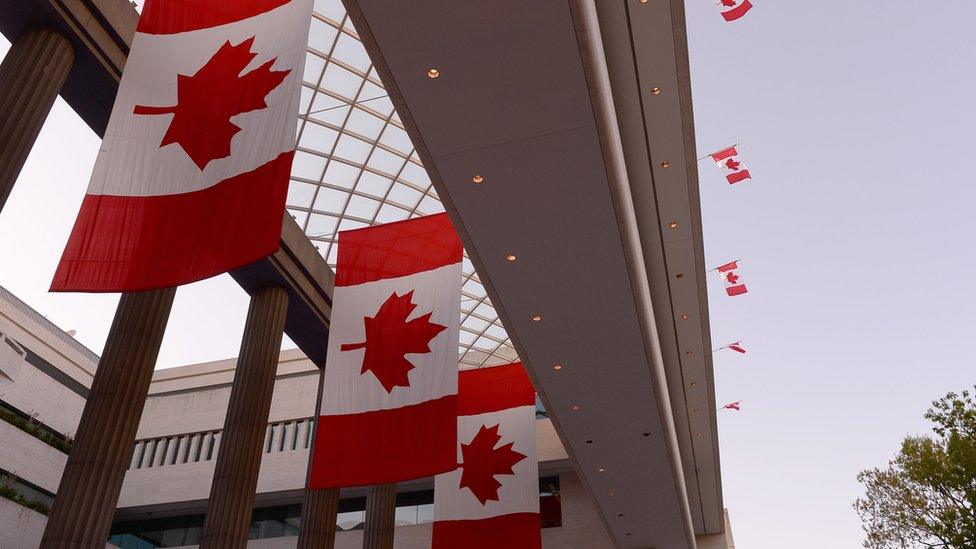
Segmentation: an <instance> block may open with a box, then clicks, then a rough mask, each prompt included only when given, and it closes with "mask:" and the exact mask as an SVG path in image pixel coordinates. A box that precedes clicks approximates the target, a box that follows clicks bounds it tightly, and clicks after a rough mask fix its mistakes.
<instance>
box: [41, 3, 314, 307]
mask: <svg viewBox="0 0 976 549" xmlns="http://www.w3.org/2000/svg"><path fill="white" fill-rule="evenodd" d="M312 4H313V0H290V1H289V0H240V1H237V2H214V1H212V0H146V3H145V6H144V7H143V11H142V16H141V18H140V19H139V25H138V27H137V29H136V34H135V37H134V38H133V41H132V48H131V50H130V51H129V56H128V60H127V61H126V65H125V71H124V73H123V74H122V80H121V82H120V84H119V92H118V95H117V96H116V99H115V105H114V107H113V109H112V114H111V117H110V118H109V123H108V128H107V129H106V131H105V138H104V139H103V140H102V146H101V150H100V151H99V153H98V158H97V159H96V161H95V167H94V170H93V173H92V177H91V181H90V183H89V186H88V192H87V194H86V196H85V198H84V201H83V202H82V205H81V211H80V212H79V214H78V219H77V220H76V221H75V226H74V229H73V230H72V232H71V237H70V238H69V240H68V244H67V246H66V248H65V251H64V255H63V256H62V258H61V263H60V264H59V265H58V269H57V272H56V274H55V276H54V282H53V283H52V287H51V289H52V290H53V291H82V292H131V291H140V290H149V289H155V288H164V287H170V286H177V285H180V284H186V283H189V282H194V281H197V280H201V279H204V278H208V277H211V276H214V275H217V274H220V273H223V272H226V271H228V270H231V269H235V268H237V267H241V266H244V265H247V264H249V263H253V262H254V261H257V260H259V259H261V258H263V257H266V256H268V255H271V254H273V253H274V252H275V251H276V250H277V249H278V245H279V240H280V236H281V222H282V217H283V216H284V207H285V195H286V193H287V191H288V176H289V173H290V171H291V163H292V157H293V155H294V148H295V126H296V123H297V119H298V103H299V98H300V94H301V78H302V73H303V71H304V65H305V48H306V44H307V42H308V28H309V23H310V21H311V15H312Z"/></svg>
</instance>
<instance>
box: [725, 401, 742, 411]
mask: <svg viewBox="0 0 976 549" xmlns="http://www.w3.org/2000/svg"><path fill="white" fill-rule="evenodd" d="M722 408H723V409H725V410H735V411H736V412H740V411H742V403H741V402H730V403H728V404H726V405H725V406H722Z"/></svg>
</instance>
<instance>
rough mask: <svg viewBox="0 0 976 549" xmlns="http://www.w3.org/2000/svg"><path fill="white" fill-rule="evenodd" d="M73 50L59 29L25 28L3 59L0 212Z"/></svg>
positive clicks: (0, 75)
mask: <svg viewBox="0 0 976 549" xmlns="http://www.w3.org/2000/svg"><path fill="white" fill-rule="evenodd" d="M74 61H75V54H74V51H73V50H72V48H71V44H70V43H69V42H68V40H67V38H65V37H64V36H63V35H61V34H59V33H58V32H57V31H55V30H52V29H47V28H37V29H31V30H28V31H25V32H24V33H23V34H21V35H20V36H19V37H17V39H16V40H14V43H13V44H12V45H11V47H10V51H8V52H7V56H6V57H4V59H3V63H0V210H2V209H3V205H4V204H5V203H6V202H7V197H8V196H9V195H10V190H11V189H12V188H13V186H14V182H15V181H16V180H17V176H18V175H20V170H21V168H23V167H24V162H25V161H26V160H27V155H28V154H30V151H31V148H32V147H33V146H34V141H35V140H36V139H37V134H38V133H40V131H41V126H43V125H44V120H45V119H46V118H47V115H48V113H49V112H50V111H51V107H52V106H53V105H54V100H55V99H57V97H58V93H59V92H60V91H61V86H62V85H63V84H64V81H65V79H66V78H67V77H68V72H70V71H71V66H72V65H73V64H74Z"/></svg>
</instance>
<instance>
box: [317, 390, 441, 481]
mask: <svg viewBox="0 0 976 549" xmlns="http://www.w3.org/2000/svg"><path fill="white" fill-rule="evenodd" d="M456 410H457V396H456V395H448V396H445V397H442V398H439V399H435V400H429V401H427V402H422V403H420V404H416V405H413V406H404V407H402V408H394V409H390V410H377V411H373V412H365V413H362V414H347V415H334V416H319V422H318V425H316V426H315V448H314V449H313V457H312V471H311V476H310V477H309V481H308V486H309V488H311V489H322V488H338V487H342V486H364V485H367V484H385V483H389V482H397V481H401V480H410V479H414V478H420V477H425V476H428V475H430V474H431V471H438V472H444V471H450V470H453V469H455V468H457V448H456V447H455V446H456V444H457V415H456ZM336 449H339V451H335V450H336Z"/></svg>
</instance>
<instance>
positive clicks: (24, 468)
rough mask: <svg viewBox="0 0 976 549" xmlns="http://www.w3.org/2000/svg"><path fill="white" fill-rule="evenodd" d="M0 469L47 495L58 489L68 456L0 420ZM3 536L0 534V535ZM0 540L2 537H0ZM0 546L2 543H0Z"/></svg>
mask: <svg viewBox="0 0 976 549" xmlns="http://www.w3.org/2000/svg"><path fill="white" fill-rule="evenodd" d="M0 441H3V442H2V444H0V469H6V470H7V471H10V472H11V473H16V474H17V476H18V477H20V478H22V479H24V480H28V481H30V482H31V483H32V484H35V485H37V486H40V487H41V488H43V489H45V490H47V491H48V492H51V493H54V492H57V490H58V483H59V482H61V472H62V471H64V465H65V463H67V461H68V456H67V454H64V453H61V451H59V450H56V449H54V448H52V447H51V446H48V445H47V444H45V443H43V442H41V441H40V440H38V439H36V438H34V437H33V436H31V435H29V434H27V433H25V432H24V431H21V430H20V429H18V428H16V427H14V426H13V425H10V424H9V423H7V422H6V421H0ZM0 536H2V533H0ZM0 539H2V537H0ZM0 547H3V544H2V543H0Z"/></svg>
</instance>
